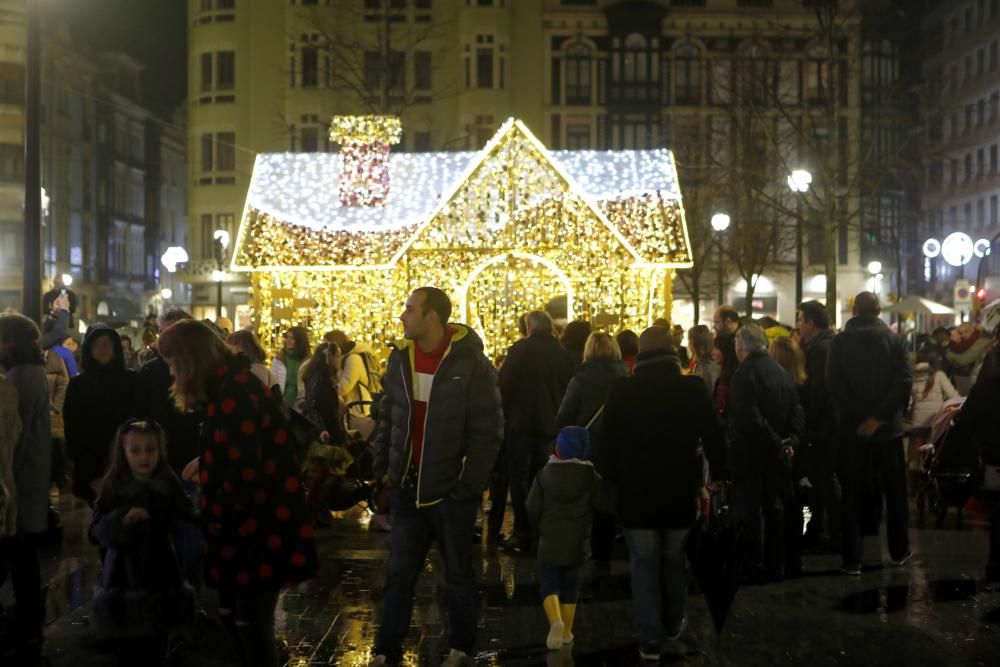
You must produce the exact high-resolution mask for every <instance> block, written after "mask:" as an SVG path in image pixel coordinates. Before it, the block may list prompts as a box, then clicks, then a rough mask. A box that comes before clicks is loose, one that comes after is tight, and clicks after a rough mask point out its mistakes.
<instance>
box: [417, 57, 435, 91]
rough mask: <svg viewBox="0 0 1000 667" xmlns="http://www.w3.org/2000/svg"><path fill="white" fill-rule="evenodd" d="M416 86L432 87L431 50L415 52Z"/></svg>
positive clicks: (424, 88)
mask: <svg viewBox="0 0 1000 667" xmlns="http://www.w3.org/2000/svg"><path fill="white" fill-rule="evenodd" d="M413 68H414V87H415V88H416V89H417V90H430V89H431V52H430V51H417V52H416V53H414V54H413Z"/></svg>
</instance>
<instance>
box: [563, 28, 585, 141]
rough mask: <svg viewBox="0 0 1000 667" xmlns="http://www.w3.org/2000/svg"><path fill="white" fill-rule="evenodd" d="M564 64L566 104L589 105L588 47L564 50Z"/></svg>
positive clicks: (582, 45)
mask: <svg viewBox="0 0 1000 667" xmlns="http://www.w3.org/2000/svg"><path fill="white" fill-rule="evenodd" d="M564 62H565V64H566V104H580V105H587V104H590V102H591V85H590V65H591V52H590V47H588V46H586V45H585V44H580V43H576V44H573V45H572V46H571V47H569V48H568V49H566V57H565V59H564ZM567 131H568V128H567Z"/></svg>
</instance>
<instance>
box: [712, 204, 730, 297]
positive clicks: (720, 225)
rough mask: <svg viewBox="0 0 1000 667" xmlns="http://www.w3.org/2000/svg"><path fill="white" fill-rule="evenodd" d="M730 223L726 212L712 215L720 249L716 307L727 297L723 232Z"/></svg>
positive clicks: (716, 241)
mask: <svg viewBox="0 0 1000 667" xmlns="http://www.w3.org/2000/svg"><path fill="white" fill-rule="evenodd" d="M729 223H730V218H729V216H728V215H726V214H725V213H716V214H715V215H713V216H712V229H714V230H715V244H716V246H717V247H718V250H719V260H718V269H719V275H718V277H717V279H718V283H719V302H718V303H717V304H716V307H719V306H721V305H722V304H723V303H725V299H726V291H725V285H724V283H725V282H726V273H725V265H724V264H723V261H722V252H723V247H722V234H723V232H725V231H726V230H727V229H729Z"/></svg>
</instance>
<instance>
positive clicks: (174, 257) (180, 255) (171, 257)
mask: <svg viewBox="0 0 1000 667" xmlns="http://www.w3.org/2000/svg"><path fill="white" fill-rule="evenodd" d="M188 259H189V258H188V254H187V250H185V249H184V248H182V247H180V246H179V245H172V246H170V247H169V248H167V249H166V250H165V251H163V255H161V256H160V262H161V263H162V264H163V266H164V267H166V269H167V271H169V272H170V273H174V272H175V271H176V270H177V265H178V264H184V263H185V262H187V261H188Z"/></svg>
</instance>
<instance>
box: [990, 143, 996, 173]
mask: <svg viewBox="0 0 1000 667" xmlns="http://www.w3.org/2000/svg"><path fill="white" fill-rule="evenodd" d="M990 173H991V174H995V173H997V145H996V144H993V145H992V146H990Z"/></svg>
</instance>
